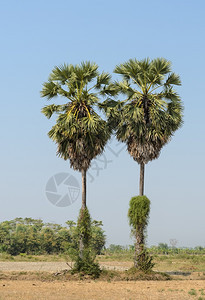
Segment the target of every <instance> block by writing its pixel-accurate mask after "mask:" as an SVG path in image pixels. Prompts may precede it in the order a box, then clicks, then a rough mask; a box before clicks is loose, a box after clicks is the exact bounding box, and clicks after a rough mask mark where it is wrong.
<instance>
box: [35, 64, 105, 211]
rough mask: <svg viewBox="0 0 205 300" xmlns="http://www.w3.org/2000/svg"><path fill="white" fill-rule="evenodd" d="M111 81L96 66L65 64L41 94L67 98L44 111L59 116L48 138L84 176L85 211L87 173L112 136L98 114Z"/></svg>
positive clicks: (50, 78)
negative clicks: (97, 110)
mask: <svg viewBox="0 0 205 300" xmlns="http://www.w3.org/2000/svg"><path fill="white" fill-rule="evenodd" d="M110 78H111V77H110V75H109V74H108V73H104V72H103V73H101V74H99V72H98V66H97V65H96V64H95V63H90V62H82V63H81V64H80V65H67V64H64V65H62V66H60V67H55V68H54V69H53V70H52V72H51V74H50V76H49V79H48V82H45V83H44V84H43V89H42V91H41V96H42V97H46V98H47V99H48V100H50V99H52V98H54V97H56V96H60V97H63V98H64V99H66V103H65V104H63V105H60V104H59V105H56V104H51V105H47V106H45V107H44V108H43V109H42V112H43V113H44V115H45V116H46V117H47V118H50V117H51V116H52V115H53V114H54V113H56V114H57V116H58V117H57V120H56V124H55V125H54V126H53V127H52V129H51V130H50V131H49V133H48V136H49V137H50V138H51V139H52V140H53V141H54V142H55V143H56V144H57V155H58V156H60V157H62V158H63V159H65V160H68V159H69V160H70V166H71V168H73V169H74V170H78V171H80V172H81V173H82V210H84V209H85V208H86V172H87V170H88V168H89V167H90V164H91V161H92V159H94V158H95V157H96V156H97V155H99V154H101V153H102V152H103V150H104V147H105V145H106V143H107V141H108V139H109V138H110V134H111V132H110V130H109V128H108V126H107V123H106V121H105V120H103V119H102V118H101V117H100V115H98V114H97V112H96V111H95V109H96V108H97V107H98V104H99V101H100V99H99V96H100V95H105V94H109V91H107V90H106V86H107V85H108V84H109V82H110Z"/></svg>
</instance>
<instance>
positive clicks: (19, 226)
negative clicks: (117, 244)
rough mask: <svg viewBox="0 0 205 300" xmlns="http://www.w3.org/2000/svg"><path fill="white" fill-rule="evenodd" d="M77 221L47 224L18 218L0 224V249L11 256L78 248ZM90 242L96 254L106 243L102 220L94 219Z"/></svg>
mask: <svg viewBox="0 0 205 300" xmlns="http://www.w3.org/2000/svg"><path fill="white" fill-rule="evenodd" d="M77 230H78V229H77V226H76V223H75V222H73V221H67V222H66V226H61V225H59V224H53V223H44V222H43V221H42V220H40V219H32V218H24V219H23V218H16V219H14V220H11V221H4V222H1V223H0V252H1V253H2V252H5V253H8V254H11V255H18V254H20V253H26V254H33V255H38V254H59V253H68V252H69V249H71V248H72V249H75V248H76V249H77V248H78V231H77ZM91 244H92V248H93V249H94V250H95V251H96V254H100V253H101V251H102V249H103V248H104V246H105V234H104V231H103V229H102V222H99V221H96V220H94V221H92V224H91Z"/></svg>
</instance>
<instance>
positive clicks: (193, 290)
mask: <svg viewBox="0 0 205 300" xmlns="http://www.w3.org/2000/svg"><path fill="white" fill-rule="evenodd" d="M188 294H189V295H191V296H196V295H197V292H196V290H195V289H191V290H190V291H189V292H188Z"/></svg>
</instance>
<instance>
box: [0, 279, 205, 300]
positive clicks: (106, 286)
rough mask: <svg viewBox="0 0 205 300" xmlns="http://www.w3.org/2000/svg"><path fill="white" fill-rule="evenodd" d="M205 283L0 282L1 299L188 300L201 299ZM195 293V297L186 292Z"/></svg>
mask: <svg viewBox="0 0 205 300" xmlns="http://www.w3.org/2000/svg"><path fill="white" fill-rule="evenodd" d="M204 289H205V282H204V281H137V282H121V281H118V282H103V281H98V282H95V281H86V282H84V281H67V282H58V281H55V282H41V281H37V280H35V281H34V280H32V281H31V280H27V281H18V280H16V281H13V280H12V281H7V280H6V281H5V280H1V281H0V300H22V299H25V300H34V299H35V300H37V299H38V300H39V299H40V300H49V299H50V300H56V299H58V300H64V299H66V300H67V299H72V300H77V299H80V300H82V299H85V300H86V299H89V300H98V299H99V300H105V299H109V300H110V299H112V300H121V299H124V300H125V299H126V300H132V299H133V300H138V299H139V300H146V299H147V300H159V299H170V300H175V299H176V300H179V299H180V300H188V299H197V300H198V298H199V297H201V298H200V299H205V298H203V296H201V295H203V294H202V291H203V290H204ZM192 290H195V291H196V296H195V295H194V296H193V295H191V294H190V293H189V292H190V291H192Z"/></svg>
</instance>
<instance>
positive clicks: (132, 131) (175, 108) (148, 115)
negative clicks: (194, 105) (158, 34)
mask: <svg viewBox="0 0 205 300" xmlns="http://www.w3.org/2000/svg"><path fill="white" fill-rule="evenodd" d="M114 72H115V73H117V74H120V75H121V76H122V78H123V80H122V81H121V82H115V84H114V86H115V90H116V93H122V94H123V95H125V96H126V98H125V99H124V101H123V102H122V104H123V107H122V108H121V109H120V110H119V105H118V114H117V116H118V118H117V121H115V122H114V123H115V126H116V136H117V138H118V140H120V141H122V142H125V143H126V144H127V150H128V152H129V153H130V155H131V156H132V157H133V159H134V160H135V161H137V162H138V163H139V164H140V184H139V186H140V188H139V194H140V195H143V194H144V169H145V164H147V163H148V162H149V161H151V160H153V159H156V158H158V156H159V154H160V150H161V149H162V147H163V146H164V145H165V144H166V143H167V142H168V141H169V140H170V138H171V136H172V135H173V134H174V132H175V131H176V130H177V129H178V128H179V127H180V126H181V125H182V111H183V106H182V102H181V100H180V97H179V95H178V94H177V92H176V91H175V90H174V89H173V86H174V85H181V81H180V78H179V76H178V75H177V74H175V73H173V72H171V62H170V61H168V60H166V59H164V58H156V59H153V60H151V61H150V60H149V59H144V60H141V61H139V60H136V59H130V60H129V61H128V62H125V63H123V64H120V65H118V66H116V68H115V70H114ZM111 119H112V116H111Z"/></svg>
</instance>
